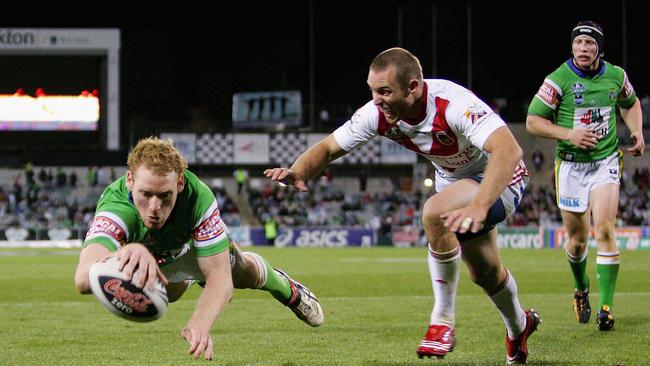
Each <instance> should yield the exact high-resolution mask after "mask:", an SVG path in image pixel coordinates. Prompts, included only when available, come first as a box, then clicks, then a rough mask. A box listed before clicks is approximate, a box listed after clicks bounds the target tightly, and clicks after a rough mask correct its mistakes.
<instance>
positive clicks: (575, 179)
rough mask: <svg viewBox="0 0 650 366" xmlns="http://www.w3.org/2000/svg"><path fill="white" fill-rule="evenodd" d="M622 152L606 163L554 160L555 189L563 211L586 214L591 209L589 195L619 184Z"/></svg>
mask: <svg viewBox="0 0 650 366" xmlns="http://www.w3.org/2000/svg"><path fill="white" fill-rule="evenodd" d="M622 158H623V154H621V152H620V151H617V152H615V153H613V154H612V155H610V156H608V157H606V158H605V159H602V160H598V161H592V162H587V163H576V162H572V161H563V160H555V189H556V192H557V197H556V198H557V205H558V207H559V208H560V209H561V210H565V211H571V212H585V211H587V208H589V193H591V191H592V190H594V188H597V187H600V186H602V185H603V184H616V185H619V184H620V179H621V169H620V167H621V159H622Z"/></svg>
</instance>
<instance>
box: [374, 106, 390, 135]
mask: <svg viewBox="0 0 650 366" xmlns="http://www.w3.org/2000/svg"><path fill="white" fill-rule="evenodd" d="M377 112H379V121H378V123H377V133H379V136H384V134H385V133H386V131H388V130H390V128H391V127H393V126H391V124H390V123H388V121H387V120H386V116H384V112H382V111H381V109H379V106H377Z"/></svg>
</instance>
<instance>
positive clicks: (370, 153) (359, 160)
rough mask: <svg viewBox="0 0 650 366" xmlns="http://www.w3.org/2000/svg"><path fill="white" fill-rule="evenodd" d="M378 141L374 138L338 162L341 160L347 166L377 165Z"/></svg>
mask: <svg viewBox="0 0 650 366" xmlns="http://www.w3.org/2000/svg"><path fill="white" fill-rule="evenodd" d="M380 140H381V139H380V138H374V139H372V140H370V141H368V142H367V143H366V144H365V145H363V146H360V147H358V148H356V149H355V150H353V151H351V152H349V153H348V154H347V155H345V156H343V157H342V158H340V159H339V160H343V162H344V163H347V164H377V163H379V151H380V150H381V148H380V146H381V144H380Z"/></svg>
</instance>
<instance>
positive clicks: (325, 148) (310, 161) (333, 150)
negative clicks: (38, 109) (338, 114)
mask: <svg viewBox="0 0 650 366" xmlns="http://www.w3.org/2000/svg"><path fill="white" fill-rule="evenodd" d="M346 153H347V151H345V150H343V149H342V148H341V147H340V146H339V144H338V143H337V142H336V139H335V138H334V135H333V134H330V135H329V136H327V137H325V138H324V139H322V140H321V141H319V142H318V143H316V144H315V145H314V146H312V147H310V148H309V149H307V151H305V152H303V153H302V154H301V155H300V156H299V157H298V159H296V161H295V162H294V163H293V165H291V167H290V168H272V169H267V170H265V171H264V175H265V176H266V177H267V178H270V179H271V180H274V181H279V182H283V183H286V184H289V185H292V186H294V187H296V188H297V189H299V190H300V191H303V192H305V191H307V181H309V180H310V179H311V178H313V177H315V176H316V175H318V174H320V172H322V171H323V169H325V167H326V166H327V164H329V163H330V162H331V161H333V160H335V159H337V158H339V157H341V156H343V155H345V154H346Z"/></svg>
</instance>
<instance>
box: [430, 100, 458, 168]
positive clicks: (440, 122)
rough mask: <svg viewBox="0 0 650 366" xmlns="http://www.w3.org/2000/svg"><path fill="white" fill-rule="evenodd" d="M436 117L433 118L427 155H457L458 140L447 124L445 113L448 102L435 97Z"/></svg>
mask: <svg viewBox="0 0 650 366" xmlns="http://www.w3.org/2000/svg"><path fill="white" fill-rule="evenodd" d="M435 103H436V115H435V117H433V128H432V129H431V139H432V141H431V151H429V154H431V155H436V156H449V155H453V154H457V153H458V138H456V134H454V132H453V131H452V130H451V128H450V127H449V124H448V123H447V118H446V117H445V113H446V112H447V106H449V101H448V100H447V99H443V98H440V97H436V100H435Z"/></svg>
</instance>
